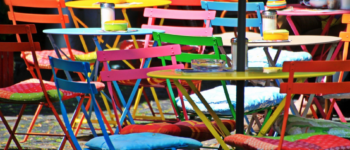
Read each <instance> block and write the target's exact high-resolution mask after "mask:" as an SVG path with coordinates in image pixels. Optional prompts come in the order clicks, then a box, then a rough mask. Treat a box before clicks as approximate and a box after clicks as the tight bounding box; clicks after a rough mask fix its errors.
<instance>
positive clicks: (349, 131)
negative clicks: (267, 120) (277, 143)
mask: <svg viewBox="0 0 350 150" xmlns="http://www.w3.org/2000/svg"><path fill="white" fill-rule="evenodd" d="M282 121H283V116H279V117H278V118H277V119H276V121H275V123H274V125H273V128H274V129H275V130H276V131H277V132H279V133H280V131H281V128H282ZM286 129H287V130H286V135H298V134H301V133H315V134H330V135H335V136H339V137H343V138H350V124H349V123H342V122H335V121H331V120H323V119H312V118H303V117H298V116H293V115H289V116H288V120H287V128H286Z"/></svg>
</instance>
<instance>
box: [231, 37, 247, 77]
mask: <svg viewBox="0 0 350 150" xmlns="http://www.w3.org/2000/svg"><path fill="white" fill-rule="evenodd" d="M244 53H245V65H244V66H245V70H248V39H247V38H246V40H245V49H244ZM231 55H232V58H231V63H232V68H231V69H232V70H237V38H232V39H231Z"/></svg>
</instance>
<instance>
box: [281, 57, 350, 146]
mask: <svg viewBox="0 0 350 150" xmlns="http://www.w3.org/2000/svg"><path fill="white" fill-rule="evenodd" d="M282 71H283V72H289V78H288V82H287V83H281V85H280V92H281V93H287V96H286V102H285V106H284V120H283V125H282V131H281V138H280V142H279V146H280V147H281V146H282V143H283V138H284V134H285V131H286V126H287V119H288V111H289V108H290V103H291V96H292V94H323V95H325V94H335V93H349V92H350V82H331V83H294V73H295V72H338V71H350V61H348V60H346V61H338V60H337V61H292V62H284V63H283V68H282Z"/></svg>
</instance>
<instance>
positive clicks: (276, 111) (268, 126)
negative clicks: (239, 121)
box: [258, 79, 305, 136]
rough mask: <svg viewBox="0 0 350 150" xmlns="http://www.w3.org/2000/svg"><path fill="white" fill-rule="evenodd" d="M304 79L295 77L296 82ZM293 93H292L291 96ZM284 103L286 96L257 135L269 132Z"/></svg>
mask: <svg viewBox="0 0 350 150" xmlns="http://www.w3.org/2000/svg"><path fill="white" fill-rule="evenodd" d="M303 81H305V79H297V82H303ZM293 96H294V94H292V97H293ZM285 105H286V97H285V98H284V99H283V100H282V101H281V103H280V104H279V105H278V106H277V108H276V109H275V111H274V112H273V113H272V115H271V117H270V119H269V120H267V122H266V123H265V125H264V126H263V127H262V129H261V130H260V131H259V134H258V136H265V135H266V133H267V132H269V130H270V128H271V126H272V124H273V123H274V122H275V121H276V119H277V117H278V116H279V115H280V114H281V112H282V111H283V110H284V106H285Z"/></svg>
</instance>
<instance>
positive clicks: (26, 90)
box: [0, 25, 75, 149]
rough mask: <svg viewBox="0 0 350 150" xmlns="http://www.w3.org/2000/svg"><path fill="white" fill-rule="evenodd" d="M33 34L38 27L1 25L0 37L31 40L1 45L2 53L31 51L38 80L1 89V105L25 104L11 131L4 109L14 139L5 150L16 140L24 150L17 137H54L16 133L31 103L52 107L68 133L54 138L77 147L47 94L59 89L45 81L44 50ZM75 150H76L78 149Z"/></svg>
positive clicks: (9, 140)
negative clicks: (41, 63) (42, 70)
mask: <svg viewBox="0 0 350 150" xmlns="http://www.w3.org/2000/svg"><path fill="white" fill-rule="evenodd" d="M32 33H36V29H35V25H0V34H17V36H18V37H19V34H26V35H27V37H28V42H0V52H11V53H13V52H24V51H30V52H31V54H32V57H33V58H32V59H33V60H34V64H33V65H34V70H35V72H34V70H33V72H34V73H36V76H35V77H37V78H34V79H29V80H26V81H22V82H20V83H17V84H14V85H11V86H9V87H5V88H0V103H7V104H22V108H21V110H20V112H19V114H18V117H17V120H16V122H15V124H14V126H13V128H12V129H11V127H10V126H9V124H8V122H7V120H6V118H5V117H4V115H3V113H2V112H1V110H0V118H1V120H2V122H3V124H4V125H5V127H6V129H7V131H8V132H9V134H10V137H9V139H8V141H7V144H6V146H5V149H8V148H9V146H10V144H11V141H12V140H13V141H14V142H15V144H16V146H17V148H18V149H22V147H21V145H20V144H19V142H18V140H17V138H16V135H15V134H22V135H51V136H52V134H45V133H16V129H17V127H18V125H19V122H20V120H21V117H22V115H23V112H24V110H25V108H26V106H27V105H28V104H34V105H44V106H47V107H49V108H50V109H51V110H52V112H53V114H54V116H55V118H56V120H57V121H58V123H59V126H60V127H61V128H62V130H63V133H64V134H55V135H54V136H64V137H65V138H67V139H68V140H69V142H70V144H71V145H72V146H73V148H74V145H73V143H72V140H71V138H70V137H69V135H68V133H67V130H66V128H65V126H64V124H63V122H62V120H61V118H60V117H59V114H58V113H57V111H56V109H55V107H54V106H53V104H52V101H53V99H51V98H50V96H49V95H48V93H47V91H49V90H55V86H54V85H55V84H54V83H53V82H49V81H43V79H42V76H41V74H40V68H39V65H38V61H37V56H36V53H35V52H36V51H40V44H39V42H33V38H32ZM74 149H75V148H74Z"/></svg>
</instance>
